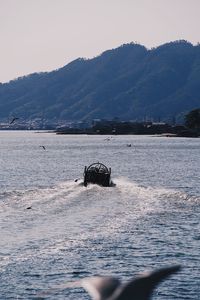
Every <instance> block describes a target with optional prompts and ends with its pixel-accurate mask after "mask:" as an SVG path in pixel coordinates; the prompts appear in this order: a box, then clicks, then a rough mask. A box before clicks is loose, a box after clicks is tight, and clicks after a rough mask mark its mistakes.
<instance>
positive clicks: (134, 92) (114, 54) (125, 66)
mask: <svg viewBox="0 0 200 300" xmlns="http://www.w3.org/2000/svg"><path fill="white" fill-rule="evenodd" d="M199 106H200V46H199V45H197V46H193V45H192V44H191V43H189V42H187V41H176V42H171V43H167V44H164V45H161V46H159V47H157V48H153V49H151V50H148V49H146V48H145V47H144V46H141V45H138V44H134V43H131V44H125V45H122V46H121V47H119V48H116V49H112V50H108V51H105V52H104V53H102V54H101V55H100V56H97V57H95V58H93V59H81V58H79V59H77V60H74V61H72V62H71V63H69V64H67V65H66V66H64V67H63V68H60V69H58V70H55V71H53V72H48V73H34V74H31V75H29V76H25V77H21V78H18V79H16V80H12V81H10V82H9V83H5V84H1V85H0V119H3V118H6V117H8V116H9V115H17V116H20V117H21V118H31V119H33V118H37V117H41V115H42V116H43V117H45V118H47V119H68V120H91V119H95V118H107V119H112V118H114V117H119V118H120V119H124V120H138V121H140V120H144V119H154V120H166V119H169V118H177V117H180V116H184V115H185V113H187V112H188V111H190V110H192V109H195V108H196V107H199Z"/></svg>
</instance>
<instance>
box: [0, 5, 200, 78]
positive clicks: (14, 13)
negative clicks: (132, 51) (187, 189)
mask: <svg viewBox="0 0 200 300" xmlns="http://www.w3.org/2000/svg"><path fill="white" fill-rule="evenodd" d="M199 35H200V0H0V38H1V52H0V54H1V55H0V82H6V81H9V80H11V79H14V78H16V77H19V76H23V75H26V74H30V73H33V72H40V71H51V70H54V69H58V68H60V67H62V66H64V65H66V64H67V63H69V62H70V61H72V60H74V59H76V58H78V57H86V58H92V57H94V56H96V55H99V54H100V53H102V52H103V51H105V50H108V49H112V48H116V47H118V46H120V45H122V44H124V43H130V42H132V41H134V42H138V43H140V44H143V45H145V46H146V47H147V48H151V47H155V46H158V45H161V44H163V43H165V42H169V41H174V40H179V39H185V40H188V41H190V42H192V43H193V44H196V43H197V42H199V41H200V36H199Z"/></svg>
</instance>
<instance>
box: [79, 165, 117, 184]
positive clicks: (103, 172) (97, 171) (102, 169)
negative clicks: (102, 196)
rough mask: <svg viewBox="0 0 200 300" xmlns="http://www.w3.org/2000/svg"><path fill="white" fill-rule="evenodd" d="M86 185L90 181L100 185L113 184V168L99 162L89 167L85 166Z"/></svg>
mask: <svg viewBox="0 0 200 300" xmlns="http://www.w3.org/2000/svg"><path fill="white" fill-rule="evenodd" d="M83 175H84V182H83V184H84V186H87V185H88V183H93V184H98V185H100V186H111V185H112V182H111V179H110V176H111V168H107V167H106V166H105V165H104V164H102V163H100V162H98V163H93V164H91V165H90V166H89V167H86V166H85V169H84V174H83Z"/></svg>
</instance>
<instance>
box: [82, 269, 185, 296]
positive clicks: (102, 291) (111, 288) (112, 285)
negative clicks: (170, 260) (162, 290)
mask: <svg viewBox="0 0 200 300" xmlns="http://www.w3.org/2000/svg"><path fill="white" fill-rule="evenodd" d="M179 270H180V266H172V267H168V268H163V269H159V270H156V271H153V272H150V273H147V274H144V275H141V276H138V277H136V278H134V279H132V280H130V281H129V282H128V283H125V284H123V283H121V282H120V280H119V279H117V278H114V277H98V276H97V277H90V278H85V279H83V280H82V285H83V287H84V288H85V290H86V291H87V292H88V293H89V294H90V296H91V297H92V299H93V300H149V299H151V295H152V292H153V289H154V288H155V287H156V286H157V285H158V284H159V283H160V282H161V281H163V280H164V279H165V278H167V277H168V276H170V275H172V274H173V273H176V272H178V271H179Z"/></svg>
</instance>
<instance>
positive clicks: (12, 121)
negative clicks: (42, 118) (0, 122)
mask: <svg viewBox="0 0 200 300" xmlns="http://www.w3.org/2000/svg"><path fill="white" fill-rule="evenodd" d="M16 120H19V118H13V119H12V120H11V122H10V124H13V123H14V122H15V121H16Z"/></svg>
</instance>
